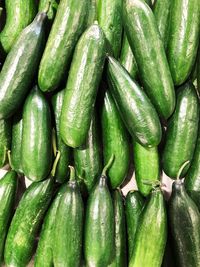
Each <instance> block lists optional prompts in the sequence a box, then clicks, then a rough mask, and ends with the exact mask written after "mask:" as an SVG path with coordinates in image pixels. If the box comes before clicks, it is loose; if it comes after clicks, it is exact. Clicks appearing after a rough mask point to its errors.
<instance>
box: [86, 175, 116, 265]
mask: <svg viewBox="0 0 200 267" xmlns="http://www.w3.org/2000/svg"><path fill="white" fill-rule="evenodd" d="M84 233H85V239H84V246H83V248H84V256H85V260H86V266H88V267H92V266H95V267H106V266H108V265H109V264H110V263H111V262H112V260H113V258H114V244H115V243H114V208H113V203H112V198H111V195H110V192H109V189H108V186H107V177H105V176H101V177H100V179H99V181H98V182H97V184H96V186H95V187H94V188H93V191H92V192H91V194H90V195H89V198H88V201H87V206H86V216H85V230H84Z"/></svg>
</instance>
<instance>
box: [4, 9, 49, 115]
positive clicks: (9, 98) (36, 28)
mask: <svg viewBox="0 0 200 267" xmlns="http://www.w3.org/2000/svg"><path fill="white" fill-rule="evenodd" d="M45 18H46V14H45V13H39V14H38V15H37V16H36V17H35V19H34V21H33V22H32V23H31V24H30V25H29V26H28V27H26V28H25V29H24V30H23V31H22V33H21V34H20V36H19V38H18V39H17V41H16V43H15V44H14V46H13V47H12V49H11V51H10V53H9V55H8V56H7V57H6V60H5V62H4V65H3V68H2V70H1V73H0V84H1V87H0V119H5V118H8V117H10V116H11V115H13V114H14V113H15V112H16V110H18V108H19V107H20V105H21V104H22V102H23V100H24V98H25V95H26V93H27V92H28V90H29V89H30V85H31V83H32V81H33V78H34V75H35V73H36V70H37V66H38V64H39V60H40V55H41V52H42V48H43V41H44V19H45Z"/></svg>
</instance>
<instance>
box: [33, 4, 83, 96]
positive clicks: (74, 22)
mask: <svg viewBox="0 0 200 267" xmlns="http://www.w3.org/2000/svg"><path fill="white" fill-rule="evenodd" d="M86 9H87V1H75V0H61V1H60V3H59V5H58V9H57V13H56V17H55V19H54V22H53V25H52V28H51V31H50V34H49V37H48V40H47V43H46V47H45V50H44V53H43V56H42V59H41V62H40V67H39V73H38V85H39V87H40V89H41V90H42V91H44V92H47V91H52V90H54V89H56V88H57V87H58V86H59V84H60V82H61V81H62V79H63V78H64V77H65V75H67V68H68V66H69V63H70V60H71V56H72V53H73V50H74V47H75V45H76V43H77V41H78V39H79V37H80V35H81V33H82V31H83V27H84V22H85V15H86ZM74 14H76V15H75V16H74Z"/></svg>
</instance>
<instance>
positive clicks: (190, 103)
mask: <svg viewBox="0 0 200 267" xmlns="http://www.w3.org/2000/svg"><path fill="white" fill-rule="evenodd" d="M198 122H199V100H198V97H197V94H196V91H195V88H194V86H193V84H192V83H191V82H188V83H186V84H184V85H183V86H181V87H180V88H179V90H178V91H177V103H176V110H175V112H174V114H173V115H172V117H171V118H170V120H169V122H168V128H167V133H166V143H165V147H164V151H163V155H162V164H163V170H164V172H165V173H166V174H167V175H168V176H169V177H171V178H176V177H177V174H178V171H179V169H180V167H181V166H182V165H183V163H184V162H186V161H188V160H189V161H191V160H192V157H193V153H194V149H195V144H196V139H197V134H198ZM189 166H190V164H188V165H187V166H186V167H185V168H184V170H183V172H182V174H181V175H182V177H184V175H185V174H186V172H187V170H188V168H189Z"/></svg>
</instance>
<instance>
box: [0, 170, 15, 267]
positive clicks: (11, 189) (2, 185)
mask: <svg viewBox="0 0 200 267" xmlns="http://www.w3.org/2000/svg"><path fill="white" fill-rule="evenodd" d="M16 190H17V174H16V173H15V172H14V171H9V172H7V173H6V174H5V175H4V176H3V178H1V179H0V207H1V209H0V236H1V238H0V265H1V264H2V261H3V252H4V243H5V239H6V235H7V231H8V227H9V223H10V220H11V217H12V215H13V209H14V202H15V196H16Z"/></svg>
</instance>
